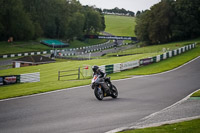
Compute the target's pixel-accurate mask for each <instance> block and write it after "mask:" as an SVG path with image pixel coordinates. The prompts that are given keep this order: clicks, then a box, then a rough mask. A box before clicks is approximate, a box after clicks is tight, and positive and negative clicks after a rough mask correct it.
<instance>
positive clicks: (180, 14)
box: [172, 0, 200, 40]
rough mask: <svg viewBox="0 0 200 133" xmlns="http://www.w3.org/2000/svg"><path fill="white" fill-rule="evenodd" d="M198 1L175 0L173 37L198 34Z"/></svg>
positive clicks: (195, 35)
mask: <svg viewBox="0 0 200 133" xmlns="http://www.w3.org/2000/svg"><path fill="white" fill-rule="evenodd" d="M199 7H200V1H199V0H176V2H175V3H174V10H175V12H176V17H175V18H174V24H173V27H172V28H173V37H174V39H179V40H182V39H187V38H194V37H198V36H199V35H200V8H199Z"/></svg>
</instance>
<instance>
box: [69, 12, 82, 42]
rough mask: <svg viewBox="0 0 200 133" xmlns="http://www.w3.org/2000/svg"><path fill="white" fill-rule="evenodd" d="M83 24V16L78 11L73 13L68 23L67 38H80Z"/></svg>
mask: <svg viewBox="0 0 200 133" xmlns="http://www.w3.org/2000/svg"><path fill="white" fill-rule="evenodd" d="M84 24H85V16H84V15H83V14H81V13H80V12H76V13H74V15H73V17H72V18H71V20H70V22H69V25H68V28H69V29H68V32H67V36H68V39H70V40H73V39H74V38H78V39H80V38H82V36H83V31H84Z"/></svg>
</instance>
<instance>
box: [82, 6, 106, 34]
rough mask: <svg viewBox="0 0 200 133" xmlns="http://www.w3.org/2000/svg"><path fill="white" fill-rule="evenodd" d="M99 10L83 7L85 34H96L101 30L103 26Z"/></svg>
mask: <svg viewBox="0 0 200 133" xmlns="http://www.w3.org/2000/svg"><path fill="white" fill-rule="evenodd" d="M102 23H103V22H102V18H101V15H100V13H99V12H97V11H95V10H93V9H92V8H91V7H85V26H84V31H85V33H86V34H96V33H97V32H99V31H101V30H102V29H103V28H104V26H103V24H102Z"/></svg>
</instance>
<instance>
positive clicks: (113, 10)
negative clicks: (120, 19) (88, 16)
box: [103, 7, 135, 17]
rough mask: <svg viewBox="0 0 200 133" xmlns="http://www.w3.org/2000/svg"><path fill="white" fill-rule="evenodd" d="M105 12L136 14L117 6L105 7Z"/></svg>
mask: <svg viewBox="0 0 200 133" xmlns="http://www.w3.org/2000/svg"><path fill="white" fill-rule="evenodd" d="M103 12H104V13H106V14H107V13H114V14H123V15H129V16H133V17H134V16H135V13H134V12H132V11H129V10H126V9H124V8H122V9H120V8H118V7H115V8H113V9H103Z"/></svg>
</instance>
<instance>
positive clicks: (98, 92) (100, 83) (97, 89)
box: [91, 75, 118, 100]
mask: <svg viewBox="0 0 200 133" xmlns="http://www.w3.org/2000/svg"><path fill="white" fill-rule="evenodd" d="M91 87H92V89H94V94H95V96H96V98H97V99H98V100H103V98H104V97H108V96H111V97H112V98H117V96H118V91H117V88H116V87H115V86H114V85H113V84H112V83H111V82H110V78H106V79H105V78H100V76H98V75H94V76H93V78H92V84H91Z"/></svg>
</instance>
